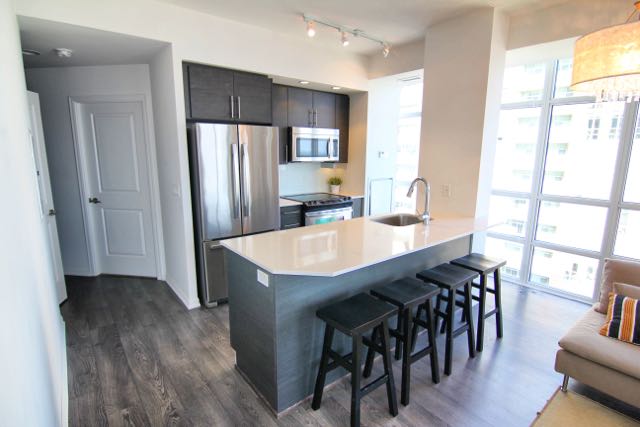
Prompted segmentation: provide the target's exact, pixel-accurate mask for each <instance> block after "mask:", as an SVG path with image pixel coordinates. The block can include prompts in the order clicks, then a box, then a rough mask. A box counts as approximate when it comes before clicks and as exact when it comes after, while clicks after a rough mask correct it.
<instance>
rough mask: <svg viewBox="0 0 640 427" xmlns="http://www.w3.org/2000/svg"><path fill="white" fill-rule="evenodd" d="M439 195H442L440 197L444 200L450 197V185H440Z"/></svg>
mask: <svg viewBox="0 0 640 427" xmlns="http://www.w3.org/2000/svg"><path fill="white" fill-rule="evenodd" d="M441 194H442V197H444V198H446V199H448V198H449V197H451V184H442V187H441Z"/></svg>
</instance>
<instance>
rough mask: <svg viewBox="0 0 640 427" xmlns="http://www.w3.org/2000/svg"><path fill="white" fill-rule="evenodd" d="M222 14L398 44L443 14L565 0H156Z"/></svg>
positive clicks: (331, 41) (323, 38)
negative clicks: (318, 22) (310, 19)
mask: <svg viewBox="0 0 640 427" xmlns="http://www.w3.org/2000/svg"><path fill="white" fill-rule="evenodd" d="M158 1H162V2H165V3H172V4H174V5H176V6H180V7H184V8H187V9H193V10H196V11H199V12H203V13H207V14H210V15H215V16H218V17H221V18H224V19H228V20H232V21H237V22H243V23H246V24H250V25H254V26H258V27H263V28H267V29H270V30H273V31H277V32H279V33H283V34H286V35H290V36H293V37H300V38H305V37H307V36H306V32H305V24H304V21H303V19H302V14H303V13H306V14H308V15H312V16H315V17H317V18H319V19H320V18H321V19H323V20H326V21H329V22H333V23H336V24H339V25H343V26H345V27H349V28H352V29H355V28H358V29H360V30H363V31H365V32H366V33H368V34H370V35H372V36H375V37H377V38H380V39H383V40H385V41H387V42H388V43H390V44H391V45H398V44H403V43H407V42H410V41H414V40H417V39H419V38H422V37H424V33H425V29H426V28H427V27H428V26H430V25H432V24H434V23H436V22H439V21H442V20H446V19H448V18H450V17H453V16H456V15H459V14H462V13H464V12H466V11H469V10H472V9H474V8H477V7H482V6H495V7H498V8H500V9H502V10H504V11H505V12H506V13H521V12H523V11H527V10H537V9H540V8H544V7H549V6H552V5H555V4H559V3H564V2H566V1H568V0H322V1H320V0H270V1H269V0H234V1H229V0H158ZM339 40H340V37H339V34H338V31H337V30H335V29H331V28H323V27H321V26H318V27H317V34H316V36H315V37H314V38H313V43H317V44H321V45H326V46H328V47H336V48H341V46H340V44H339ZM348 49H350V50H352V51H353V52H355V53H361V54H368V53H371V52H373V51H375V50H378V49H380V47H379V45H376V44H375V43H373V42H371V41H368V40H363V39H357V40H355V39H353V38H352V39H351V43H350V45H349V47H348Z"/></svg>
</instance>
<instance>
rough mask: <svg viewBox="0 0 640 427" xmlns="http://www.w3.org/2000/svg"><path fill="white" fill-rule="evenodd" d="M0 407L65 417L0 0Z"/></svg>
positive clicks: (21, 88) (13, 417) (15, 60)
mask: <svg viewBox="0 0 640 427" xmlns="http://www.w3.org/2000/svg"><path fill="white" fill-rule="evenodd" d="M0 49H2V52H3V58H2V61H0V75H1V76H2V78H1V79H0V93H2V96H0V194H2V203H3V205H2V209H0V236H2V237H1V238H0V295H1V296H2V297H1V298H0V343H2V344H1V345H2V349H1V350H0V378H1V382H2V386H1V387H0V412H1V413H2V421H1V422H0V424H2V425H6V426H34V427H36V426H57V425H65V424H66V420H67V396H68V393H67V375H66V353H65V342H64V324H63V322H62V319H61V316H60V311H59V308H58V304H57V302H56V297H55V292H54V287H55V279H54V274H53V268H52V265H51V263H50V261H49V259H50V258H49V255H48V254H47V252H46V250H47V247H48V245H46V244H42V243H43V242H45V241H46V239H47V232H46V229H45V228H44V227H43V223H42V222H41V221H40V217H39V213H38V212H39V208H38V194H37V190H36V188H37V183H36V175H35V165H34V160H33V151H32V149H31V142H30V140H29V134H28V115H27V108H28V107H27V97H26V90H27V89H26V85H25V81H24V74H23V69H22V67H23V65H22V54H21V52H20V50H21V48H20V39H19V33H18V26H17V22H16V20H15V15H14V14H13V11H12V7H11V4H10V2H9V0H0Z"/></svg>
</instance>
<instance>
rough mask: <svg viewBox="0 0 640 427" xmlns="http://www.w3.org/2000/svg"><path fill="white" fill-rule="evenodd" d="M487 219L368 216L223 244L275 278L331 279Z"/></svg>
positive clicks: (483, 224)
mask: <svg viewBox="0 0 640 427" xmlns="http://www.w3.org/2000/svg"><path fill="white" fill-rule="evenodd" d="M487 228H488V222H487V220H486V219H474V218H458V219H442V218H438V219H436V220H434V221H432V222H431V223H430V224H429V225H424V224H422V223H420V224H416V225H408V226H404V227H394V226H390V225H386V224H380V223H377V222H374V221H372V220H371V218H370V217H364V218H355V219H352V220H349V221H338V222H333V223H329V224H321V225H315V226H312V227H300V228H294V229H290V230H282V231H275V232H271V233H264V234H256V235H252V236H244V237H238V238H235V239H228V240H223V241H222V242H221V244H222V245H223V246H224V247H225V248H227V249H229V250H231V251H233V252H235V253H236V254H238V255H240V256H241V257H243V258H246V259H247V260H249V261H251V262H252V263H254V264H256V265H257V266H259V267H260V268H262V269H264V270H266V271H267V272H269V273H271V274H280V275H304V276H326V277H333V276H338V275H341V274H345V273H348V272H350V271H354V270H358V269H361V268H364V267H368V266H371V265H373V264H377V263H380V262H383V261H388V260H390V259H393V258H397V257H400V256H403V255H406V254H409V253H412V252H416V251H419V250H423V249H427V248H429V247H432V246H436V245H439V244H442V243H445V242H448V241H451V240H455V239H457V238H460V237H463V236H468V235H470V234H473V233H476V232H479V231H484V230H486V229H487Z"/></svg>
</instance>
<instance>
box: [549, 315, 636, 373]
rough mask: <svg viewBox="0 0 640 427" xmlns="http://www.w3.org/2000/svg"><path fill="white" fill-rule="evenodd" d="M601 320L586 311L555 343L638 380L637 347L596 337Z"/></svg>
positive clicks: (603, 316)
mask: <svg viewBox="0 0 640 427" xmlns="http://www.w3.org/2000/svg"><path fill="white" fill-rule="evenodd" d="M605 320H606V318H605V315H603V314H600V313H598V312H597V311H595V310H593V309H589V311H587V312H586V313H585V314H584V316H582V318H581V319H580V320H578V322H577V323H576V324H575V325H573V327H572V328H571V329H569V332H567V334H566V335H565V336H564V337H562V339H561V340H560V342H559V343H558V344H560V347H562V348H563V349H565V350H567V351H569V352H571V353H574V354H576V355H577V356H580V357H583V358H585V359H588V360H591V361H592V362H595V363H599V364H601V365H603V366H606V367H609V368H611V369H615V370H616V371H620V372H622V373H624V374H627V375H630V376H632V377H634V378H637V379H640V363H639V361H640V348H639V347H637V346H635V345H632V344H629V343H625V342H622V341H618V340H614V339H611V338H607V337H604V336H602V335H600V333H599V331H600V328H601V327H602V325H603V324H604V322H605Z"/></svg>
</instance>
